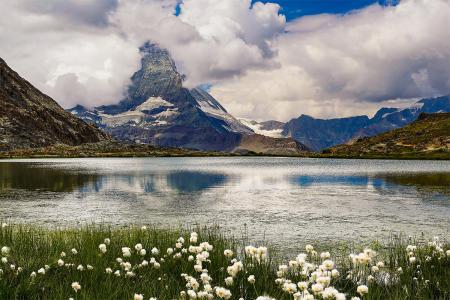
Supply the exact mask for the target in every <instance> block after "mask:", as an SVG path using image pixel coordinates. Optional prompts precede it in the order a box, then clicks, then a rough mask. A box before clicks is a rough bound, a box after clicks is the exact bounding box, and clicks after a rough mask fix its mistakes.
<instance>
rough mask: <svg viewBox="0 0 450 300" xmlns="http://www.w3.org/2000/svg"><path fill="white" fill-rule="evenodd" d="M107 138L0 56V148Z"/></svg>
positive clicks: (41, 145)
mask: <svg viewBox="0 0 450 300" xmlns="http://www.w3.org/2000/svg"><path fill="white" fill-rule="evenodd" d="M106 139H108V136H107V135H106V134H105V133H103V132H101V131H100V130H98V129H97V128H96V127H94V126H92V125H89V124H87V123H85V122H83V121H82V120H79V119H77V118H76V117H74V116H72V115H71V114H70V113H68V112H66V111H64V109H63V108H62V107H61V106H59V105H58V103H56V102H55V101H54V100H53V99H52V98H50V97H49V96H47V95H45V94H43V93H41V92H40V91H39V90H38V89H36V88H35V87H34V86H33V85H31V84H30V83H29V82H28V81H26V80H25V79H23V78H22V77H20V76H19V75H18V74H17V73H16V72H14V71H13V70H12V69H11V68H10V67H9V66H8V65H7V64H6V62H5V61H4V60H3V59H1V58H0V151H4V150H11V149H18V148H34V147H43V146H49V145H54V144H67V145H80V144H83V143H94V142H99V141H102V140H106Z"/></svg>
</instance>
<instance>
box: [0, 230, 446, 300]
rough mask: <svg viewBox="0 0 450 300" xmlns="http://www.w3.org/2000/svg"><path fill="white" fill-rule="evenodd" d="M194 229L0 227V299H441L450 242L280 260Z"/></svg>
mask: <svg viewBox="0 0 450 300" xmlns="http://www.w3.org/2000/svg"><path fill="white" fill-rule="evenodd" d="M195 232H196V233H191V232H190V231H189V232H188V231H184V230H181V229H180V230H164V229H163V230H162V229H156V228H138V227H129V228H110V227H102V226H86V227H83V228H81V229H77V230H75V229H65V230H49V229H43V228H37V227H32V226H25V225H23V226H14V225H7V224H3V225H2V227H1V229H0V246H1V247H2V248H1V251H2V255H1V256H2V258H1V263H0V268H1V271H0V274H1V275H0V299H70V298H73V299H151V298H152V297H154V298H155V299H240V298H242V299H246V300H251V299H269V298H262V296H270V297H271V298H275V299H279V300H281V299H352V298H353V297H359V298H361V299H450V251H448V250H449V249H450V245H449V244H442V243H441V242H439V240H433V241H430V242H427V241H416V242H413V241H411V240H409V241H407V240H403V239H401V238H392V241H391V242H390V243H387V244H385V245H381V244H378V243H376V244H373V245H372V247H371V249H368V248H364V247H361V248H360V249H351V248H350V247H343V248H339V249H336V248H335V249H314V247H313V246H307V247H306V248H305V247H304V246H300V245H299V253H300V254H299V253H292V260H291V261H289V260H288V261H283V260H282V259H281V258H279V257H277V256H276V254H274V253H275V252H274V251H272V250H267V248H264V247H258V248H256V247H246V246H247V245H246V244H245V243H243V242H241V241H239V240H236V239H233V238H226V237H224V236H223V235H221V233H220V231H219V230H218V229H214V228H212V229H211V228H210V229H197V230H195ZM258 246H259V245H258ZM326 251H330V252H331V254H330V253H328V252H326ZM301 252H303V253H301ZM141 295H142V298H141ZM194 295H195V297H194ZM258 297H260V298H258ZM355 299H356V298H355Z"/></svg>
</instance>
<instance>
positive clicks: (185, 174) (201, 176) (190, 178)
mask: <svg viewBox="0 0 450 300" xmlns="http://www.w3.org/2000/svg"><path fill="white" fill-rule="evenodd" d="M226 180H227V175H225V174H219V173H207V172H194V171H178V172H171V173H170V174H169V175H167V183H168V186H170V187H171V188H173V189H175V190H177V191H179V192H188V193H189V192H199V191H203V190H205V189H209V188H212V187H215V186H220V185H223V184H224V183H225V181H226Z"/></svg>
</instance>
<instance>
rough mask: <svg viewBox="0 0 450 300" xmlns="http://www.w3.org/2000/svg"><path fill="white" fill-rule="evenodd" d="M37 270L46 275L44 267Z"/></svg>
mask: <svg viewBox="0 0 450 300" xmlns="http://www.w3.org/2000/svg"><path fill="white" fill-rule="evenodd" d="M37 272H38V274H41V275H45V269H44V268H40V269H39V270H38V271H37Z"/></svg>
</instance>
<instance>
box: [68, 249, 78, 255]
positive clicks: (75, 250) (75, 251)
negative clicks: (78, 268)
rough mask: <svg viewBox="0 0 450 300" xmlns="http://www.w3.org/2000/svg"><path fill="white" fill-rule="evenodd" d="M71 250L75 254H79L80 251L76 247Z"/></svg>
mask: <svg viewBox="0 0 450 300" xmlns="http://www.w3.org/2000/svg"><path fill="white" fill-rule="evenodd" d="M70 251H71V252H72V254H73V255H77V254H78V251H77V249H75V248H72V250H70Z"/></svg>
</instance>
